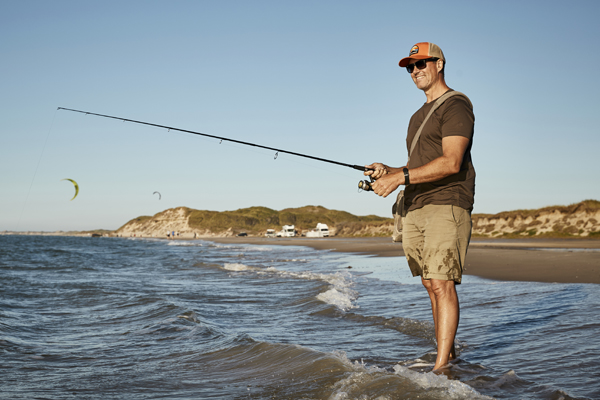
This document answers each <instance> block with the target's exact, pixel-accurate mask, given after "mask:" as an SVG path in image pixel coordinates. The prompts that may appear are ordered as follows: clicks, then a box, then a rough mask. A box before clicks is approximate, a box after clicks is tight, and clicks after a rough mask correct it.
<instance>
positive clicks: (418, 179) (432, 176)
mask: <svg viewBox="0 0 600 400" xmlns="http://www.w3.org/2000/svg"><path fill="white" fill-rule="evenodd" d="M459 171H460V163H458V162H457V160H456V159H455V158H450V157H446V156H441V157H438V158H436V159H435V160H433V161H431V162H429V163H427V164H425V165H423V166H420V167H418V168H414V169H409V170H408V173H409V179H410V183H411V184H416V183H427V182H435V181H439V180H440V179H444V178H446V177H447V176H450V175H454V174H456V173H458V172H459ZM399 172H400V174H401V175H402V181H403V182H402V183H401V185H405V184H406V182H405V181H404V173H403V172H402V170H400V171H399Z"/></svg>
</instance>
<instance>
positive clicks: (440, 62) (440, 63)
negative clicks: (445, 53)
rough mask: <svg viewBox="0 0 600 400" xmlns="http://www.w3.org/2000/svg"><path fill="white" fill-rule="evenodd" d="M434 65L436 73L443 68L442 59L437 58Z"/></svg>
mask: <svg viewBox="0 0 600 400" xmlns="http://www.w3.org/2000/svg"><path fill="white" fill-rule="evenodd" d="M436 67H437V71H438V73H439V72H440V71H441V70H443V69H444V61H443V60H437V61H436Z"/></svg>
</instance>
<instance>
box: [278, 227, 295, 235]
mask: <svg viewBox="0 0 600 400" xmlns="http://www.w3.org/2000/svg"><path fill="white" fill-rule="evenodd" d="M277 236H278V237H294V236H296V227H295V226H294V225H284V226H283V229H282V230H281V231H279V232H278V233H277Z"/></svg>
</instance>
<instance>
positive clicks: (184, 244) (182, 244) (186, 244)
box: [167, 240, 202, 247]
mask: <svg viewBox="0 0 600 400" xmlns="http://www.w3.org/2000/svg"><path fill="white" fill-rule="evenodd" d="M167 246H179V247H201V246H202V243H200V242H198V241H194V242H190V241H187V240H177V241H171V242H169V243H168V244H167Z"/></svg>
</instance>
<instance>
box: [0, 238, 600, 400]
mask: <svg viewBox="0 0 600 400" xmlns="http://www.w3.org/2000/svg"><path fill="white" fill-rule="evenodd" d="M324 240H327V239H324ZM565 268H569V266H565ZM0 282H1V286H0V351H1V353H0V354H1V356H0V357H1V358H0V398H1V399H298V400H300V399H302V400H308V399H330V400H345V399H360V400H367V399H377V400H387V399H490V398H495V399H555V400H559V399H600V364H599V363H600V321H599V316H600V290H599V287H598V285H594V284H548V283H534V282H498V281H490V280H484V279H480V278H476V277H473V276H466V277H465V278H464V281H463V284H462V285H460V286H459V287H458V292H459V298H460V302H461V321H460V326H459V330H458V334H457V343H458V346H459V359H458V361H457V362H456V363H454V364H453V365H452V367H451V368H450V370H449V371H448V372H447V373H446V374H443V375H436V374H434V373H432V372H430V371H431V368H432V367H433V364H434V362H435V349H436V344H435V335H434V332H433V324H432V318H431V314H430V304H429V298H428V297H427V294H426V292H425V290H424V289H423V287H422V286H421V284H420V280H419V279H417V278H412V277H411V276H410V272H409V270H408V266H407V264H406V260H405V259H404V258H401V257H398V258H386V257H368V256H363V255H355V254H343V253H335V252H331V251H323V250H314V249H311V248H307V247H299V246H264V245H263V246H260V245H245V244H241V243H240V244H228V245H223V244H217V243H214V242H210V241H203V240H194V241H191V240H190V241H185V240H173V241H167V240H152V239H134V238H128V239H124V238H91V237H65V236H0Z"/></svg>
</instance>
